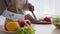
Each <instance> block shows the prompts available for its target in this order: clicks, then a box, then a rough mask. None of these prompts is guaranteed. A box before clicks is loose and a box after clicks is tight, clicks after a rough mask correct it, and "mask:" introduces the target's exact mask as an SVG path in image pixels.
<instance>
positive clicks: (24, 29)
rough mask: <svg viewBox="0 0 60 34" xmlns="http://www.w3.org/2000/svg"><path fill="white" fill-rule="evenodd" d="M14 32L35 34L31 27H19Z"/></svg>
mask: <svg viewBox="0 0 60 34" xmlns="http://www.w3.org/2000/svg"><path fill="white" fill-rule="evenodd" d="M16 32H17V33H18V34H35V30H34V29H33V28H32V27H31V26H24V27H19V28H18V29H17V30H16Z"/></svg>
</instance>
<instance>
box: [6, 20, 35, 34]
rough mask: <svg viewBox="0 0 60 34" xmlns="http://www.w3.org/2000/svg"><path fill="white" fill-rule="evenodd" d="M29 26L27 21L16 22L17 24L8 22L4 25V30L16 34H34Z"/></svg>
mask: <svg viewBox="0 0 60 34" xmlns="http://www.w3.org/2000/svg"><path fill="white" fill-rule="evenodd" d="M30 25H31V22H30V21H29V20H23V21H18V23H17V22H14V21H9V22H7V23H6V24H5V30H6V31H11V32H12V31H15V32H16V33H18V34H35V30H34V29H33V28H32V27H31V26H30Z"/></svg>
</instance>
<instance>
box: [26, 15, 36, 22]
mask: <svg viewBox="0 0 60 34" xmlns="http://www.w3.org/2000/svg"><path fill="white" fill-rule="evenodd" d="M25 19H28V20H30V21H31V20H35V19H34V18H33V17H32V16H31V15H30V14H27V15H25Z"/></svg>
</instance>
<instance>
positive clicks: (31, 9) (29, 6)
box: [28, 3, 34, 12]
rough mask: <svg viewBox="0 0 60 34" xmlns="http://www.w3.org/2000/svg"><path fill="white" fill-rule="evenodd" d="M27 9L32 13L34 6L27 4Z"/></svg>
mask: <svg viewBox="0 0 60 34" xmlns="http://www.w3.org/2000/svg"><path fill="white" fill-rule="evenodd" d="M28 9H29V11H32V12H33V11H34V6H33V5H32V4H30V3H29V4H28Z"/></svg>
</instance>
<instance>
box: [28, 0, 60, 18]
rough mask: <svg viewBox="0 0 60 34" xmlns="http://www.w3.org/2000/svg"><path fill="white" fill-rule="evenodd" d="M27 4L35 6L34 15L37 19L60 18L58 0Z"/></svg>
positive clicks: (31, 1)
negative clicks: (46, 17)
mask: <svg viewBox="0 0 60 34" xmlns="http://www.w3.org/2000/svg"><path fill="white" fill-rule="evenodd" d="M29 2H30V3H32V4H33V5H34V6H35V11H34V13H35V15H36V16H37V18H41V17H44V16H50V17H54V16H60V0H29ZM28 13H30V12H28ZM30 14H31V13H30ZM31 15H32V14H31Z"/></svg>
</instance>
